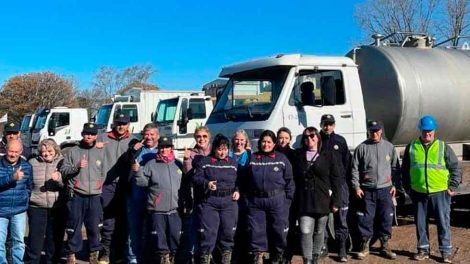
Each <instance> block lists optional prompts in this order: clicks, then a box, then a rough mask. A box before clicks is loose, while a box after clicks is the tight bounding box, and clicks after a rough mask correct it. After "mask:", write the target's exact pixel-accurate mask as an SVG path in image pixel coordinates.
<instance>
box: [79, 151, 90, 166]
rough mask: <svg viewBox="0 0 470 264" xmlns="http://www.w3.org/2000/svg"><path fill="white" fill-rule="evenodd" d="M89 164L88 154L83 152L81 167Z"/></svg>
mask: <svg viewBox="0 0 470 264" xmlns="http://www.w3.org/2000/svg"><path fill="white" fill-rule="evenodd" d="M87 166H88V160H87V158H86V155H85V154H83V156H82V159H81V160H80V165H79V167H80V168H86V167H87Z"/></svg>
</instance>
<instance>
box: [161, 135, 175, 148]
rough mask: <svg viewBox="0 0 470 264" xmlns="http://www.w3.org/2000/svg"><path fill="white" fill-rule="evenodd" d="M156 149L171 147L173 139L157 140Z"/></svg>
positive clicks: (162, 138) (163, 138)
mask: <svg viewBox="0 0 470 264" xmlns="http://www.w3.org/2000/svg"><path fill="white" fill-rule="evenodd" d="M158 147H173V139H172V138H171V137H161V138H160V139H159V140H158Z"/></svg>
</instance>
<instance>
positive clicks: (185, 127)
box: [154, 93, 213, 154]
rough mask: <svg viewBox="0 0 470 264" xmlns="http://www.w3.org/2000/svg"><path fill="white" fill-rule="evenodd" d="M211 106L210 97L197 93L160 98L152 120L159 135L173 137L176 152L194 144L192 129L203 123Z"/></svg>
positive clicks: (180, 151)
mask: <svg viewBox="0 0 470 264" xmlns="http://www.w3.org/2000/svg"><path fill="white" fill-rule="evenodd" d="M212 108H213V102H212V98H211V97H210V96H204V95H201V94H198V93H194V94H192V95H183V96H178V97H174V98H170V99H165V100H161V101H160V103H158V106H157V110H156V112H157V115H156V117H155V120H154V122H155V123H156V124H157V126H158V128H159V131H160V135H161V136H171V137H173V140H174V142H173V144H174V146H175V150H176V151H177V152H178V154H180V153H182V151H183V150H184V148H185V147H188V148H189V147H191V146H192V145H193V144H194V130H195V129H196V127H199V126H203V125H205V123H206V121H207V118H208V117H209V114H210V113H211V111H212Z"/></svg>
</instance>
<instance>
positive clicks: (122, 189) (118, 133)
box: [97, 114, 132, 264]
mask: <svg viewBox="0 0 470 264" xmlns="http://www.w3.org/2000/svg"><path fill="white" fill-rule="evenodd" d="M129 123H130V117H129V116H127V115H125V114H120V115H118V116H117V117H116V118H115V119H114V123H113V130H112V131H110V132H107V133H105V134H102V135H99V136H98V139H97V142H99V143H98V144H97V146H98V147H103V148H104V152H105V159H104V164H103V167H104V170H105V172H106V180H105V182H104V185H103V193H102V194H101V201H102V203H103V227H102V228H101V243H102V245H103V250H102V251H101V256H100V264H108V263H109V262H110V255H111V254H110V253H111V252H110V249H111V248H113V249H115V253H116V254H112V255H113V257H114V258H115V261H120V260H123V261H124V259H125V257H126V256H125V252H127V248H126V246H125V245H126V241H127V232H126V229H127V228H126V226H127V221H126V220H127V213H126V211H127V210H126V208H127V205H126V199H125V198H126V190H127V186H125V185H127V183H128V181H127V179H128V176H129V171H130V166H131V164H129V163H128V162H118V161H120V158H121V156H122V155H123V154H124V153H125V152H126V151H127V150H128V149H129V145H130V142H131V139H132V135H131V133H130V132H129ZM121 176H122V177H121ZM116 222H117V224H116ZM116 225H118V226H120V228H119V230H118V231H117V232H115V226H116Z"/></svg>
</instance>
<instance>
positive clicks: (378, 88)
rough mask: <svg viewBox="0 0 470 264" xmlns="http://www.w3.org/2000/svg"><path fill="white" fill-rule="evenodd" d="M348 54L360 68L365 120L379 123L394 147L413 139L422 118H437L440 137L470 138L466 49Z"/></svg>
mask: <svg viewBox="0 0 470 264" xmlns="http://www.w3.org/2000/svg"><path fill="white" fill-rule="evenodd" d="M348 56H349V57H352V58H355V61H356V63H357V65H358V66H359V77H360V79H361V85H362V92H363V95H364V104H365V108H366V115H367V118H368V119H374V120H380V121H382V122H383V124H384V126H385V133H386V136H387V138H388V139H389V140H390V141H392V142H393V143H394V144H406V143H409V142H410V141H411V140H412V139H413V138H415V137H416V136H417V135H418V130H417V125H418V120H419V118H420V117H421V116H423V115H433V116H434V117H435V118H436V119H437V121H438V124H439V127H438V130H437V133H438V137H439V138H440V139H443V140H445V141H447V142H458V141H465V140H470V51H468V50H457V49H444V48H433V49H421V48H412V47H377V46H363V47H361V48H359V49H356V50H354V51H351V52H350V53H348Z"/></svg>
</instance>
